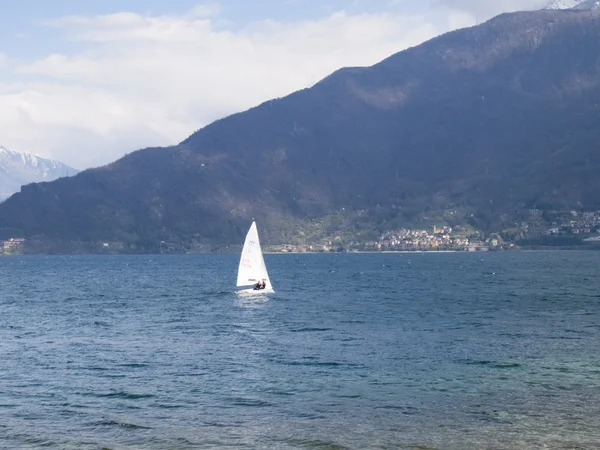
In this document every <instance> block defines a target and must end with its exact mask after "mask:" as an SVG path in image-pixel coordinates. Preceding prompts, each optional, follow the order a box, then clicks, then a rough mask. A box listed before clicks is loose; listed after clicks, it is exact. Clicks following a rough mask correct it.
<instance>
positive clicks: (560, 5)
mask: <svg viewBox="0 0 600 450" xmlns="http://www.w3.org/2000/svg"><path fill="white" fill-rule="evenodd" d="M544 9H590V10H594V9H600V0H552V1H551V2H550V3H548V4H547V5H546V7H545V8H544Z"/></svg>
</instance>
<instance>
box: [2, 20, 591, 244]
mask: <svg viewBox="0 0 600 450" xmlns="http://www.w3.org/2000/svg"><path fill="white" fill-rule="evenodd" d="M598 42H600V15H599V14H597V12H596V11H594V10H585V9H584V10H581V9H572V10H567V11H556V10H542V11H533V12H521V13H513V14H503V15H501V16H498V17H496V18H494V19H492V20H490V21H488V22H486V23H484V24H482V25H480V26H477V27H472V28H468V29H462V30H458V31H455V32H451V33H447V34H445V35H442V36H440V37H438V38H435V39H433V40H431V41H428V42H426V43H424V44H422V45H420V46H417V47H414V48H411V49H408V50H406V51H403V52H401V53H398V54H396V55H393V56H391V57H390V58H388V59H386V60H384V61H382V62H381V63H379V64H376V65H375V66H372V67H368V68H362V67H361V68H358V67H357V68H346V69H341V70H339V71H337V72H335V73H333V74H332V75H331V76H329V77H327V78H325V79H324V80H322V81H321V82H319V83H318V84H316V85H315V86H314V87H312V88H310V89H305V90H302V91H299V92H296V93H294V94H292V95H290V96H287V97H285V98H282V99H277V100H273V101H270V102H267V103H265V104H262V105H260V106H258V107H256V108H253V109H251V110H249V111H246V112H244V113H240V114H235V115H233V116H230V117H227V118H225V119H222V120H219V121H217V122H215V123H213V124H211V125H209V126H207V127H205V128H203V129H201V130H199V131H198V132H196V133H194V134H193V135H192V136H190V137H189V138H188V139H186V140H185V141H183V142H181V143H180V144H178V145H176V146H173V147H168V148H150V149H145V150H141V151H138V152H134V153H132V154H129V155H127V156H126V157H124V158H122V159H120V160H119V161H117V162H115V163H113V164H110V165H108V166H105V167H101V168H98V169H92V170H87V171H85V172H82V173H80V174H79V175H77V176H76V177H73V178H68V179H66V178H63V179H60V180H57V181H55V182H53V183H42V184H37V185H30V186H26V187H25V188H24V189H23V190H22V192H21V193H19V194H17V195H15V196H13V197H12V198H10V199H9V200H8V201H6V202H5V203H4V204H2V205H0V238H1V237H7V236H13V235H17V234H18V235H22V236H24V237H29V238H37V239H40V240H45V241H55V242H58V241H61V242H67V241H69V242H71V241H82V242H91V241H99V240H104V241H119V242H125V243H134V244H135V245H138V246H139V247H141V248H148V249H150V248H152V249H155V248H156V242H160V241H161V240H165V241H179V242H189V241H192V240H196V241H198V242H206V243H236V242H240V241H241V240H242V237H243V234H244V233H245V231H246V229H247V226H248V224H249V222H250V220H251V218H252V217H256V218H257V220H259V222H260V224H261V231H262V233H264V235H266V237H267V239H268V240H269V241H270V242H277V241H284V242H285V241H290V240H293V239H310V237H311V234H314V236H331V235H335V234H336V233H342V232H348V233H359V232H362V231H365V230H381V229H385V228H386V227H390V226H394V225H396V224H401V223H403V221H410V220H413V219H414V218H415V217H416V216H419V215H423V214H438V213H440V212H442V211H452V214H454V219H453V220H456V221H461V220H464V221H465V222H469V223H470V224H471V225H473V226H476V227H478V228H481V229H484V230H492V229H497V228H501V227H505V226H512V224H513V223H514V221H515V220H517V218H518V217H519V214H521V212H522V211H524V210H525V209H527V208H529V207H532V206H534V205H535V206H538V207H570V206H572V205H579V206H590V207H591V206H594V207H597V206H600V189H599V188H600V179H599V177H598V173H599V169H600V155H599V153H598V150H597V149H598V144H599V142H600V127H599V126H598V125H599V123H600V46H599V45H598Z"/></svg>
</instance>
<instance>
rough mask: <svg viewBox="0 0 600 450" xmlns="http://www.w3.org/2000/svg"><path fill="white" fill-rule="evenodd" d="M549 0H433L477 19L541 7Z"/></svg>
mask: <svg viewBox="0 0 600 450" xmlns="http://www.w3.org/2000/svg"><path fill="white" fill-rule="evenodd" d="M548 3H549V0H433V5H434V6H438V7H446V8H450V9H453V10H459V11H464V12H466V13H469V14H472V15H473V17H475V18H476V19H477V20H479V21H482V20H487V19H489V18H490V17H493V16H496V15H498V14H501V13H505V12H513V11H523V10H530V9H540V8H542V7H544V6H545V5H546V4H548Z"/></svg>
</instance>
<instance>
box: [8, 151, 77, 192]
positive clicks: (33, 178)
mask: <svg viewBox="0 0 600 450" xmlns="http://www.w3.org/2000/svg"><path fill="white" fill-rule="evenodd" d="M77 172H78V171H77V170H75V169H73V168H72V167H69V166H67V165H66V164H63V163H61V162H58V161H54V160H51V159H45V158H42V157H40V156H37V155H33V154H31V153H27V152H25V153H20V152H17V151H15V150H9V149H7V148H4V147H2V146H0V201H2V200H3V199H5V198H8V197H10V196H11V195H12V194H14V193H15V192H18V191H19V189H20V188H21V186H23V185H25V184H29V183H35V182H39V181H52V180H56V179H57V178H60V177H66V176H69V175H75V174H76V173H77Z"/></svg>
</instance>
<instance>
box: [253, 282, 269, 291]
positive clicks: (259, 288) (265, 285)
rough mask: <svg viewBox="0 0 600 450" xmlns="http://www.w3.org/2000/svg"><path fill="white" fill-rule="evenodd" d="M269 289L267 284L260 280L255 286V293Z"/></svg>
mask: <svg viewBox="0 0 600 450" xmlns="http://www.w3.org/2000/svg"><path fill="white" fill-rule="evenodd" d="M266 287H267V283H266V282H265V280H262V281H261V280H259V281H257V282H256V284H255V285H254V290H255V291H259V290H261V289H264V288H266Z"/></svg>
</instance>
